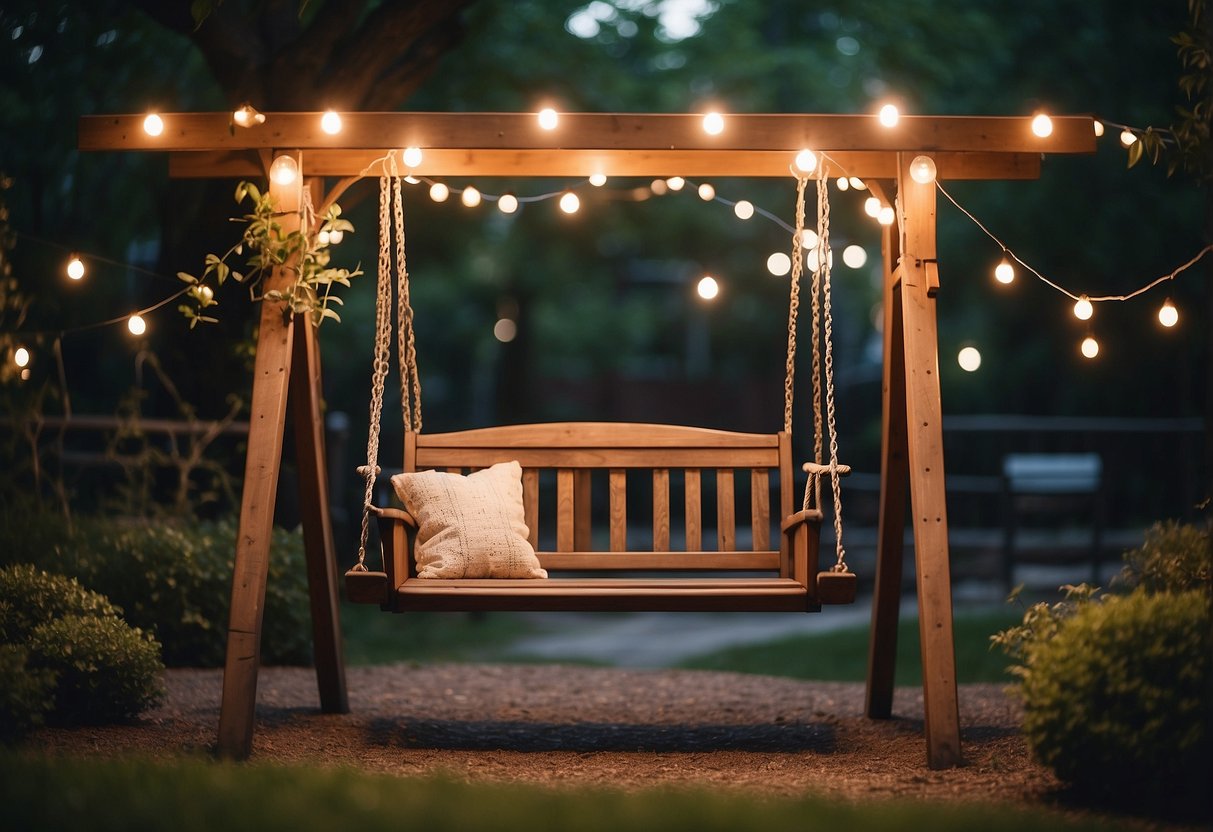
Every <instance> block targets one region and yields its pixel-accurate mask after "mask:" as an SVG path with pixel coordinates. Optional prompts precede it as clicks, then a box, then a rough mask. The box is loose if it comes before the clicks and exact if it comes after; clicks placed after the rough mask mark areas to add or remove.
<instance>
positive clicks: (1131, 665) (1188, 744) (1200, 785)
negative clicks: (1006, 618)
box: [1021, 592, 1213, 803]
mask: <svg viewBox="0 0 1213 832" xmlns="http://www.w3.org/2000/svg"><path fill="white" fill-rule="evenodd" d="M1209 627H1210V618H1209V602H1208V599H1207V598H1206V597H1205V596H1204V595H1203V594H1201V593H1199V592H1186V593H1180V594H1160V595H1149V594H1146V593H1141V592H1138V593H1133V594H1131V595H1126V596H1112V597H1108V598H1107V599H1106V600H1105V601H1104V602H1103V603H1087V604H1083V605H1081V606H1080V607H1079V608H1078V609H1077V611H1076V612H1075V613H1074V614H1073V616H1071V617H1070V618H1069V619H1067V620H1065V621H1063V622H1062V623H1061V625H1060V626H1059V627H1058V628H1057V631H1056V633H1055V634H1054V635H1053V637H1051V638H1048V639H1044V640H1041V641H1036V642H1033V643H1032V644H1031V645H1030V646H1029V647H1028V648H1027V651H1026V655H1025V660H1026V661H1025V665H1024V668H1023V673H1022V674H1021V676H1022V684H1023V697H1024V703H1025V713H1024V732H1025V734H1026V736H1027V740H1028V744H1029V745H1030V746H1031V748H1032V750H1033V752H1034V753H1035V754H1036V756H1037V757H1038V758H1039V759H1040V760H1041V762H1043V763H1045V764H1046V765H1048V766H1049V767H1051V768H1052V769H1053V770H1054V771H1055V772H1056V773H1057V775H1058V777H1060V778H1061V779H1063V780H1065V781H1067V782H1069V783H1073V784H1075V785H1077V786H1079V787H1081V788H1083V789H1084V790H1086V791H1090V792H1093V793H1098V794H1102V795H1104V796H1117V795H1124V794H1134V795H1139V796H1141V797H1143V798H1145V799H1146V800H1148V801H1159V802H1160V803H1161V801H1164V800H1168V799H1172V798H1174V797H1175V796H1176V795H1183V794H1202V795H1203V790H1204V789H1206V788H1207V787H1208V783H1209V782H1210V781H1211V780H1213V768H1211V761H1213V733H1210V730H1209V725H1208V722H1207V717H1208V707H1209V703H1210V702H1213V659H1211V658H1210V656H1211V655H1213V637H1211V636H1210V629H1209Z"/></svg>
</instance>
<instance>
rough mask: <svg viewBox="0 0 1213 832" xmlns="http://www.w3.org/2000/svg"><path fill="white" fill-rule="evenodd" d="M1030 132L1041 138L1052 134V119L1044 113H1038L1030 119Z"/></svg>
mask: <svg viewBox="0 0 1213 832" xmlns="http://www.w3.org/2000/svg"><path fill="white" fill-rule="evenodd" d="M1032 132H1033V133H1034V134H1036V135H1037V136H1039V137H1040V138H1042V139H1044V138H1048V137H1049V136H1051V135H1053V119H1051V118H1049V117H1048V116H1047V115H1045V114H1044V113H1038V114H1037V115H1036V117H1035V118H1033V119H1032Z"/></svg>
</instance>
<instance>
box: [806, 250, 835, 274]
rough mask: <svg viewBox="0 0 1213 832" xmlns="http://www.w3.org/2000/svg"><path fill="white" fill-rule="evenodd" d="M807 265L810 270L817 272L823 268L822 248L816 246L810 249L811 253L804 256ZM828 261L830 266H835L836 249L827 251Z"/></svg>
mask: <svg viewBox="0 0 1213 832" xmlns="http://www.w3.org/2000/svg"><path fill="white" fill-rule="evenodd" d="M804 261H805V265H806V266H808V267H809V271H811V272H816V271H817V270H818V269H820V268H821V249H820V248H817V247H814V248H811V249H809V253H808V254H807V255H805V258H804ZM826 263H827V264H828V265H829V266H830V268H833V267H834V250H833V249H830V250H829V251H827V252H826Z"/></svg>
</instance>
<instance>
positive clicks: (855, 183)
mask: <svg viewBox="0 0 1213 832" xmlns="http://www.w3.org/2000/svg"><path fill="white" fill-rule="evenodd" d="M850 181H851V187H852V188H853V189H854V190H856V191H862V190H864V189H866V188H867V187H868V186H867V185H865V184H864V182H863V180H862V179H860V178H859V177H858V176H852V177H851V180H850Z"/></svg>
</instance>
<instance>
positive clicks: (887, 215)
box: [876, 205, 897, 225]
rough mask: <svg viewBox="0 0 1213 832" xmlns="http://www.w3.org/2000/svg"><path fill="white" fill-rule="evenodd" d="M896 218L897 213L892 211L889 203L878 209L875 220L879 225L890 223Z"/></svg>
mask: <svg viewBox="0 0 1213 832" xmlns="http://www.w3.org/2000/svg"><path fill="white" fill-rule="evenodd" d="M896 219H897V215H896V214H894V213H893V208H892V207H891V206H889V205H886V206H884V207H883V208H881V209H880V213H879V214H877V215H876V221H877V222H878V223H880V224H881V225H892V224H893V221H894V220H896Z"/></svg>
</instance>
